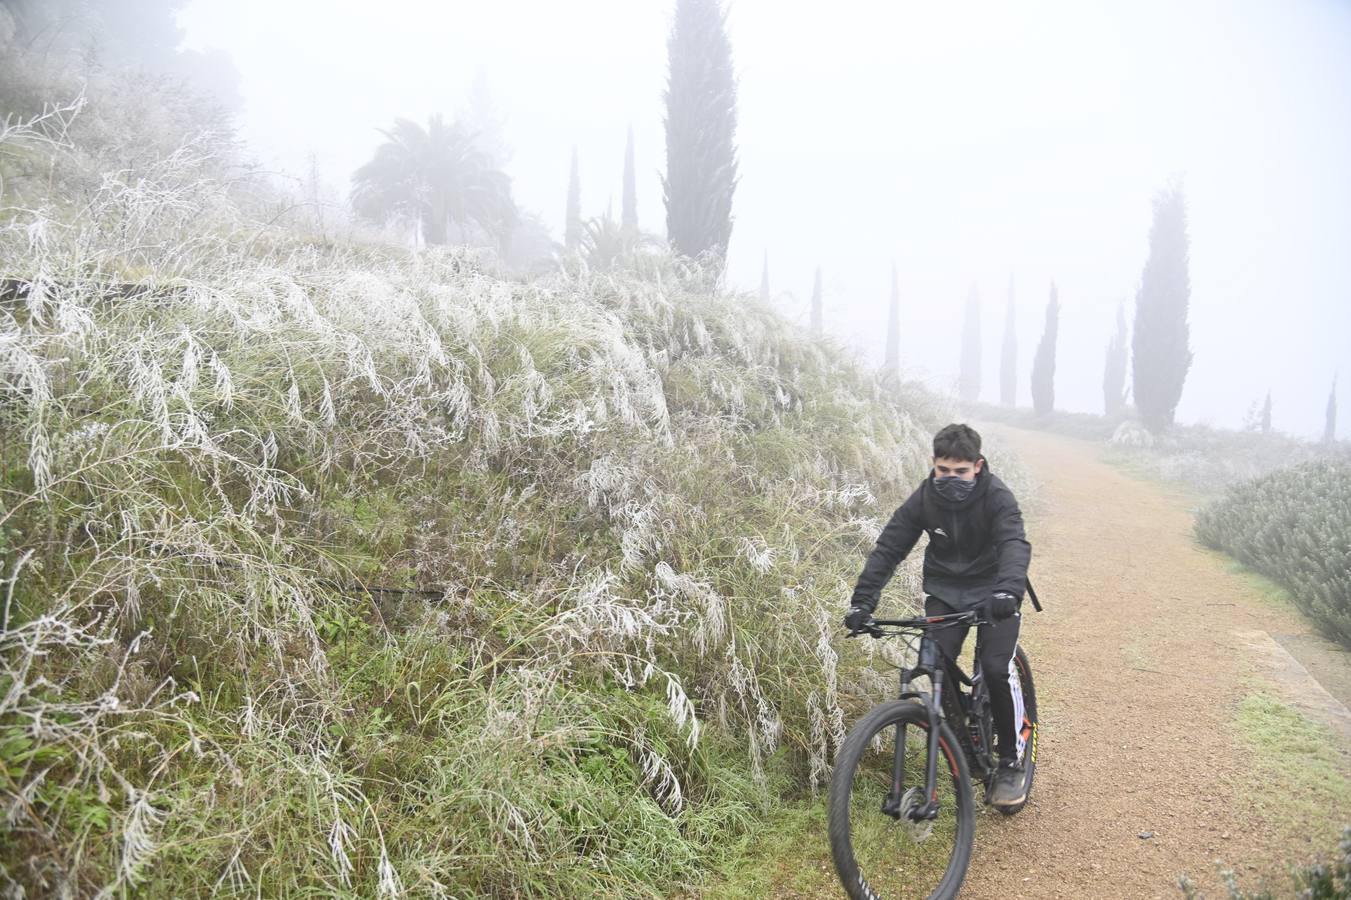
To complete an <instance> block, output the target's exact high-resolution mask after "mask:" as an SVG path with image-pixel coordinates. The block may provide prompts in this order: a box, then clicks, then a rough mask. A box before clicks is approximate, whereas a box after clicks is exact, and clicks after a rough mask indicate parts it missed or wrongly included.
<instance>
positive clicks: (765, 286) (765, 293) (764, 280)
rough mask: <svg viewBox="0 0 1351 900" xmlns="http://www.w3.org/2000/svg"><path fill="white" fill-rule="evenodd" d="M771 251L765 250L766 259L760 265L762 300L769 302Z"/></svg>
mask: <svg viewBox="0 0 1351 900" xmlns="http://www.w3.org/2000/svg"><path fill="white" fill-rule="evenodd" d="M769 299H770V297H769V251H768V250H766V251H765V261H764V264H763V265H762V266H761V267H760V301H761V302H762V303H768V302H769Z"/></svg>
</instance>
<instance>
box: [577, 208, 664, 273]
mask: <svg viewBox="0 0 1351 900" xmlns="http://www.w3.org/2000/svg"><path fill="white" fill-rule="evenodd" d="M659 244H660V241H658V240H657V239H656V238H654V237H653V236H652V235H650V234H645V233H644V232H642V231H639V230H638V229H636V228H628V227H627V226H625V225H624V224H623V223H622V222H616V221H615V219H614V216H613V215H611V213H610V211H609V210H608V209H607V210H606V211H605V215H603V216H599V217H597V218H594V219H588V220H587V221H586V222H583V223H582V237H581V251H582V255H583V256H585V257H586V263H587V265H588V266H590V267H591V268H593V269H613V268H616V267H618V266H622V265H624V264H625V263H627V262H631V261H632V259H633V257H634V256H635V255H636V254H638V253H640V252H641V251H643V250H646V249H648V248H651V247H656V246H658V245H659Z"/></svg>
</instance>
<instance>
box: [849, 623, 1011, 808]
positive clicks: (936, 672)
mask: <svg viewBox="0 0 1351 900" xmlns="http://www.w3.org/2000/svg"><path fill="white" fill-rule="evenodd" d="M976 624H980V619H979V616H978V615H977V614H976V613H975V612H973V611H970V610H968V611H965V612H960V613H952V614H949V615H944V616H925V617H923V618H916V619H875V620H873V621H872V622H871V623H870V627H869V629H868V630H867V633H869V634H872V635H873V636H874V637H883V636H886V635H887V634H888V632H885V631H883V630H882V629H883V628H896V629H899V631H898V632H893V633H910V632H915V631H918V632H919V633H920V641H919V654H918V659H917V660H916V663H915V665H914V666H913V667H912V668H909V669H905V670H903V671H902V672H901V676H900V678H901V690H900V699H902V700H916V701H918V702H919V703H920V704H921V705H923V706H924V709H925V712H926V713H927V715H928V719H929V728H928V731H929V733H928V746H927V753H926V758H925V764H924V796H925V798H926V800H925V803H924V804H923V805H922V806H916V807H912V808H911V809H908V810H903V809H902V808H901V802H902V798H903V796H904V794H905V746H906V740H905V738H906V735H905V729H906V726H905V725H904V724H901V725H897V726H896V746H895V748H894V750H893V751H892V770H891V790H890V791H889V792H888V794H887V797H886V799H885V800H884V801H883V803H882V812H884V813H886V814H887V815H889V816H891V817H892V818H893V819H900V818H901V816H902V815H904V816H906V818H908V819H910V820H911V821H915V822H919V821H924V820H927V819H935V818H937V817H938V752H939V743H938V742H939V734H938V732H939V724H940V723H941V722H943V721H944V720H945V719H946V718H947V715H946V713H945V711H944V709H943V700H944V698H945V695H944V681H945V678H946V675H947V674H948V670H949V667H951V670H952V673H953V674H954V675H955V676H956V677H957V678H958V680H959V682H960V683H964V684H967V685H972V686H974V682H973V681H972V679H970V678H967V677H966V676H965V674H963V673H962V671H961V669H959V668H957V666H956V664H955V663H954V662H953V661H951V660H947V659H945V658H944V656H943V652H942V650H940V649H939V647H938V644H937V643H936V642H935V641H934V640H933V639H932V638H931V637H930V636H929V631H930V630H932V629H935V628H946V627H951V626H954V625H976ZM918 677H927V678H928V679H929V684H930V686H931V691H929V692H924V691H917V690H914V689H913V687H912V682H913V681H914V680H915V678H918ZM960 692H961V691H960V688H959V689H958V693H959V694H960ZM958 711H959V712H964V711H963V710H961V709H960V706H959V707H958ZM958 733H959V736H960V738H961V739H962V740H963V741H964V742H965V743H969V742H970V736H969V735H966V734H961V729H959V730H958ZM987 740H988V739H987ZM960 749H961V750H962V751H963V752H964V753H965V754H966V755H967V756H968V757H970V758H972V761H973V762H979V760H977V759H976V758H975V753H974V749H975V748H974V747H962V748H960ZM981 769H982V770H988V766H985V765H981Z"/></svg>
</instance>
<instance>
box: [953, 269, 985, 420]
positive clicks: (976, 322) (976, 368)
mask: <svg viewBox="0 0 1351 900" xmlns="http://www.w3.org/2000/svg"><path fill="white" fill-rule="evenodd" d="M957 395H958V396H959V397H961V399H962V402H963V403H975V402H976V401H977V400H979V399H980V292H979V291H977V290H976V286H975V285H974V284H973V285H971V290H970V291H969V292H967V295H966V321H965V322H964V323H963V325H962V369H961V374H960V375H959V376H958V379H957Z"/></svg>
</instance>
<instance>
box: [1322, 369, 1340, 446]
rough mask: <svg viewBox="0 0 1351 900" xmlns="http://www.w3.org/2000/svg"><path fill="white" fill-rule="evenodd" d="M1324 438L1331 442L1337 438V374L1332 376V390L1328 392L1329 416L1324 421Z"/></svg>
mask: <svg viewBox="0 0 1351 900" xmlns="http://www.w3.org/2000/svg"><path fill="white" fill-rule="evenodd" d="M1323 440H1324V441H1326V442H1327V443H1329V444H1331V443H1332V442H1333V441H1335V440H1337V376H1336V375H1333V376H1332V392H1331V393H1329V394H1328V411H1327V418H1326V419H1325V420H1324V422H1323Z"/></svg>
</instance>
